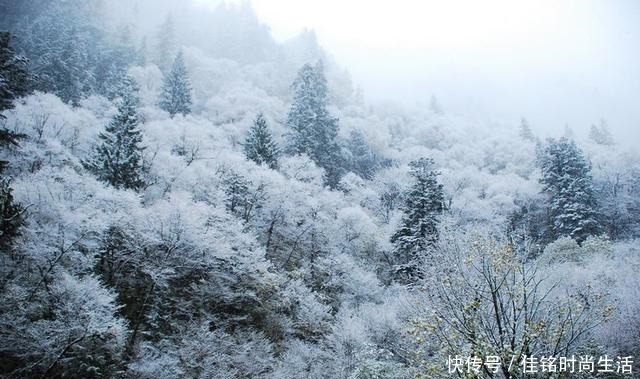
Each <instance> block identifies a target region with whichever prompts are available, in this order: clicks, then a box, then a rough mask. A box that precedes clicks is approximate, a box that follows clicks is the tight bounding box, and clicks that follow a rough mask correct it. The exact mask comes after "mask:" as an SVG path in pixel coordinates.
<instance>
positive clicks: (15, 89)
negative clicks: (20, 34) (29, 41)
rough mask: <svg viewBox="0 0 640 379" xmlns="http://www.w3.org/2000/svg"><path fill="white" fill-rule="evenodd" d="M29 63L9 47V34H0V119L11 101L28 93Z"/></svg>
mask: <svg viewBox="0 0 640 379" xmlns="http://www.w3.org/2000/svg"><path fill="white" fill-rule="evenodd" d="M28 67H29V61H28V60H27V59H26V58H25V57H23V56H21V55H18V54H16V52H15V51H14V50H13V48H12V47H11V34H10V33H8V32H0V118H3V117H4V116H3V115H2V113H1V112H3V111H5V110H7V109H11V108H13V101H14V100H16V99H17V98H19V97H22V96H24V95H26V94H28V93H29V88H30V82H31V76H30V74H29V70H28Z"/></svg>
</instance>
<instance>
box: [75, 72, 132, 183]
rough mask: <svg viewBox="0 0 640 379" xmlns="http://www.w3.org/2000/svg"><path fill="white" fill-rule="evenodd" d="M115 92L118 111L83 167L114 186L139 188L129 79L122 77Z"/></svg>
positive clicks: (130, 80) (130, 82)
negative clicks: (122, 79) (117, 99)
mask: <svg viewBox="0 0 640 379" xmlns="http://www.w3.org/2000/svg"><path fill="white" fill-rule="evenodd" d="M119 93H120V99H119V103H118V114H116V115H115V116H114V118H113V119H112V120H111V122H110V123H109V124H108V125H107V127H106V130H105V132H104V133H101V134H100V140H101V141H102V142H101V144H100V145H99V146H98V147H97V148H96V149H95V152H94V154H93V156H92V157H91V158H90V159H89V160H88V161H85V162H84V166H85V168H87V169H88V170H89V171H91V172H92V173H94V174H95V175H96V176H97V177H98V178H99V179H100V180H102V181H104V182H107V183H109V184H111V185H112V186H114V187H116V188H118V189H133V190H139V189H141V188H142V187H143V186H144V181H143V179H142V176H143V175H144V167H143V163H142V151H143V150H144V148H143V147H141V146H140V144H141V143H142V132H141V131H140V129H139V128H138V126H139V124H140V122H141V120H140V116H139V115H138V104H139V99H138V97H137V87H136V84H135V82H134V81H133V79H131V78H130V77H126V78H125V79H124V81H123V85H122V89H121V90H120V91H119Z"/></svg>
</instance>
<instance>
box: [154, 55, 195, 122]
mask: <svg viewBox="0 0 640 379" xmlns="http://www.w3.org/2000/svg"><path fill="white" fill-rule="evenodd" d="M160 96H161V97H160V104H159V105H160V108H162V109H164V110H165V111H167V112H169V114H170V115H171V117H172V118H173V116H175V115H177V114H178V113H180V114H182V115H187V114H189V113H191V84H190V83H189V76H188V73H187V67H186V66H185V64H184V57H183V56H182V52H180V53H178V55H177V56H176V59H175V60H174V61H173V66H172V67H171V70H169V72H167V73H166V74H165V76H164V80H163V83H162V94H161V95H160Z"/></svg>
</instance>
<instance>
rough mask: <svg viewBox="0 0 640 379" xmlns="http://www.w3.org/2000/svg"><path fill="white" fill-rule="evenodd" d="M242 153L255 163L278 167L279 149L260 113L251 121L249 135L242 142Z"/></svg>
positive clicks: (273, 167)
mask: <svg viewBox="0 0 640 379" xmlns="http://www.w3.org/2000/svg"><path fill="white" fill-rule="evenodd" d="M244 154H245V156H246V157H247V159H250V160H252V161H254V162H256V163H257V164H266V165H267V166H269V167H270V168H272V169H276V168H277V167H278V155H279V154H280V151H279V149H278V145H277V144H276V143H275V141H274V140H273V138H272V137H271V133H270V132H269V128H268V127H267V121H266V120H265V119H264V115H263V114H262V113H258V115H257V116H256V119H255V120H254V121H253V125H252V126H251V129H249V135H248V136H247V139H246V141H245V142H244Z"/></svg>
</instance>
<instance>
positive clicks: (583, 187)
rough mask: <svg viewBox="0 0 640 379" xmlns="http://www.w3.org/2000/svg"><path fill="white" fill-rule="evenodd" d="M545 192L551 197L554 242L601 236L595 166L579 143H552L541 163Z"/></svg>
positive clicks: (547, 147)
mask: <svg viewBox="0 0 640 379" xmlns="http://www.w3.org/2000/svg"><path fill="white" fill-rule="evenodd" d="M540 166H541V168H542V178H541V179H540V182H541V183H542V185H543V191H544V192H545V194H546V195H547V196H548V199H549V200H548V211H549V216H550V218H551V228H550V230H551V233H552V238H551V239H552V240H555V239H557V238H559V237H562V236H568V237H571V238H573V239H574V240H576V241H578V243H580V242H582V241H584V240H585V239H586V238H587V237H588V236H590V235H597V234H599V233H600V225H599V223H598V213H597V208H598V205H597V203H596V197H595V194H594V189H593V182H592V178H591V164H590V163H589V162H588V161H587V159H586V158H585V157H584V155H583V153H582V151H580V149H579V148H578V147H577V146H576V144H575V142H573V141H570V140H568V139H567V138H562V139H560V140H558V141H556V140H553V139H550V140H549V141H548V144H547V146H546V148H545V150H544V152H543V155H542V158H541V160H540Z"/></svg>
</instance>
